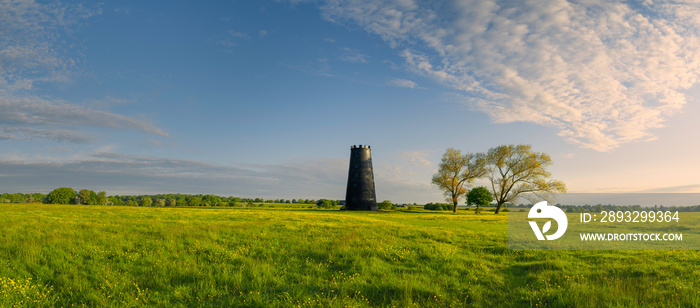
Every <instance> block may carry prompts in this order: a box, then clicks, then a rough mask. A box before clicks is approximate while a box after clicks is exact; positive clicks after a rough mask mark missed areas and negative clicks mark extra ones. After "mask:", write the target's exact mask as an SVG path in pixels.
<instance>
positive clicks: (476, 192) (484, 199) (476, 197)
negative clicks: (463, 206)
mask: <svg viewBox="0 0 700 308" xmlns="http://www.w3.org/2000/svg"><path fill="white" fill-rule="evenodd" d="M491 201H493V196H491V192H490V191H489V189H488V188H486V187H484V186H479V187H476V188H474V189H472V190H470V191H469V193H468V194H467V204H469V205H472V204H476V210H475V212H476V213H477V214H479V212H480V210H479V206H488V205H489V203H491Z"/></svg>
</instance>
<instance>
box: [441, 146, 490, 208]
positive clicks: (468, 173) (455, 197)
mask: <svg viewBox="0 0 700 308" xmlns="http://www.w3.org/2000/svg"><path fill="white" fill-rule="evenodd" d="M485 174H486V159H485V156H484V154H482V153H476V154H472V153H466V154H465V155H462V153H461V151H460V150H456V149H454V148H449V149H447V151H446V152H445V154H443V155H442V161H441V162H440V165H439V168H438V172H437V173H435V175H433V180H432V183H433V184H434V185H436V186H437V187H438V188H440V189H441V190H442V191H443V193H444V195H445V197H446V198H447V200H448V201H451V202H452V204H453V206H454V207H453V208H454V210H453V212H457V203H458V202H459V198H460V197H461V196H462V195H464V194H465V193H466V192H467V186H469V185H471V183H472V182H473V181H474V179H477V178H480V177H483V176H484V175H485Z"/></svg>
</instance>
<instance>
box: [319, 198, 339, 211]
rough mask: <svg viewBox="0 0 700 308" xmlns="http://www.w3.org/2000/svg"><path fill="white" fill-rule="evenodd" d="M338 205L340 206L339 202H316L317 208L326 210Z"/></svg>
mask: <svg viewBox="0 0 700 308" xmlns="http://www.w3.org/2000/svg"><path fill="white" fill-rule="evenodd" d="M336 205H338V201H335V200H328V199H320V200H318V201H316V206H318V207H322V208H326V209H329V208H332V207H334V206H336Z"/></svg>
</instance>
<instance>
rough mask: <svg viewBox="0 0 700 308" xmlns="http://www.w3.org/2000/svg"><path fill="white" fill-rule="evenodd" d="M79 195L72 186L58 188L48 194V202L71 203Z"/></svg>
mask: <svg viewBox="0 0 700 308" xmlns="http://www.w3.org/2000/svg"><path fill="white" fill-rule="evenodd" d="M76 196H77V194H76V192H75V190H73V188H70V187H61V188H56V189H54V190H53V191H52V192H50V193H49V195H48V196H46V203H47V204H69V203H71V202H72V201H73V200H74V199H75V197H76Z"/></svg>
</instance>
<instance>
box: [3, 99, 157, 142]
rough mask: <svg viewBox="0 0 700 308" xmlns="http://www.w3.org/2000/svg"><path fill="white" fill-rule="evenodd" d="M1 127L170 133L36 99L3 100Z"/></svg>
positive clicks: (137, 121)
mask: <svg viewBox="0 0 700 308" xmlns="http://www.w3.org/2000/svg"><path fill="white" fill-rule="evenodd" d="M0 110H2V112H0V125H1V124H7V125H40V126H54V127H65V126H73V127H79V126H91V127H107V128H115V129H121V130H137V131H141V132H145V133H150V134H155V135H159V136H164V137H167V136H168V133H167V132H166V131H164V130H163V129H161V128H158V127H157V126H156V125H154V124H153V123H152V122H150V121H148V120H140V119H135V118H132V117H128V116H124V115H121V114H116V113H110V112H107V111H102V110H95V109H91V108H88V107H84V106H78V105H73V104H67V103H64V102H61V101H49V100H46V99H42V98H39V97H35V96H24V97H10V98H7V97H2V96H0Z"/></svg>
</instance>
